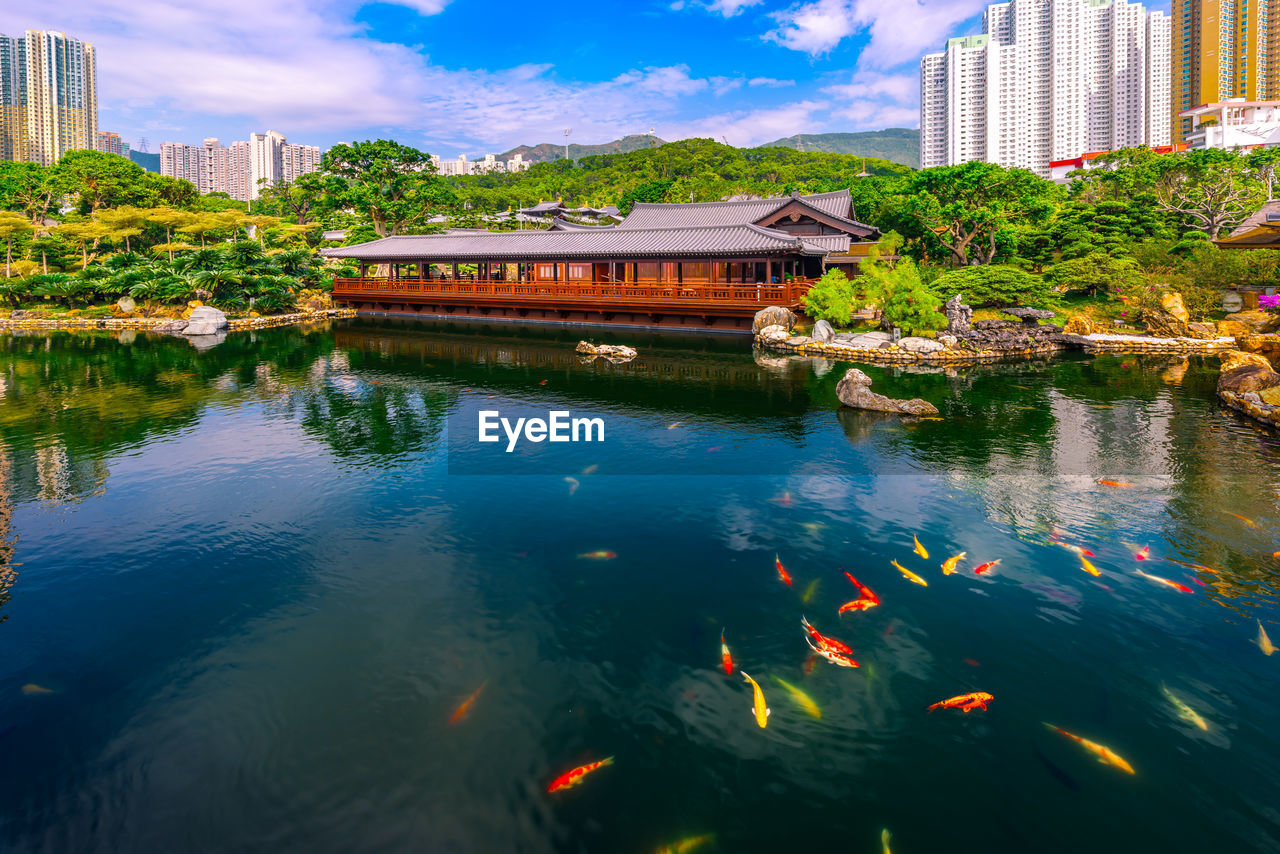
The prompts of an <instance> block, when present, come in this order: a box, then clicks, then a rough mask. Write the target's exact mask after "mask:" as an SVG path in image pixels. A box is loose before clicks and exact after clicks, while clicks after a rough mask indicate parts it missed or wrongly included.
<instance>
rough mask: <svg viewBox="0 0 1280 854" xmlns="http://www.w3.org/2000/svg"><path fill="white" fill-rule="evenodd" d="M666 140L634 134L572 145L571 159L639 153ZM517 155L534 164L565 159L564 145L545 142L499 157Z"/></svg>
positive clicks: (518, 147) (523, 147)
mask: <svg viewBox="0 0 1280 854" xmlns="http://www.w3.org/2000/svg"><path fill="white" fill-rule="evenodd" d="M665 144H666V140H664V139H658V137H656V136H654V135H653V134H632V135H631V136H624V137H623V138H622V139H615V140H614V141H613V142H603V143H600V144H599V145H578V144H576V143H570V145H569V159H570V160H577V159H578V158H579V157H595V156H597V155H601V154H625V153H627V152H628V151H639V150H640V149H642V148H657V147H658V146H660V145H665ZM517 154H523V155H524V159H525V160H531V161H533V162H534V163H549V162H551V161H552V160H563V159H564V143H554V142H544V143H541V144H539V145H517V146H516V147H515V148H513V149H511V150H510V151H504V152H502V153H501V154H499V155H498V159H499V160H510V159H511V158H512V157H515V156H516V155H517Z"/></svg>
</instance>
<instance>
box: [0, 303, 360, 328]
mask: <svg viewBox="0 0 1280 854" xmlns="http://www.w3.org/2000/svg"><path fill="white" fill-rule="evenodd" d="M31 315H35V316H31ZM355 316H356V312H355V309H350V308H329V309H322V310H320V311H302V312H294V313H293V314H277V315H271V316H268V317H239V318H235V319H229V320H228V321H227V326H226V328H227V330H228V331H231V332H237V331H243V330H246V329H267V328H269V327H272V326H289V325H291V324H295V323H314V322H316V321H320V320H329V319H334V318H341V317H355ZM176 322H177V323H181V322H182V321H181V320H178V321H176ZM174 325H175V319H174V318H171V317H66V316H48V315H47V314H45V313H44V312H13V313H12V314H10V315H8V316H3V317H0V330H13V329H23V330H26V329H31V330H35V329H106V330H124V329H132V330H136V331H156V332H172V331H174V330H173V327H174ZM184 328H185V327H184Z"/></svg>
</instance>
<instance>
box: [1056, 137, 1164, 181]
mask: <svg viewBox="0 0 1280 854" xmlns="http://www.w3.org/2000/svg"><path fill="white" fill-rule="evenodd" d="M1151 150H1152V151H1154V152H1155V153H1156V154H1172V153H1174V152H1177V151H1186V150H1187V146H1186V144H1185V143H1179V144H1178V145H1158V146H1156V147H1155V148H1153V149H1151ZM1113 153H1114V152H1111V151H1090V152H1088V153H1087V154H1081V155H1080V156H1079V157H1071V158H1068V159H1066V160H1055V161H1053V162H1052V163H1050V164H1049V180H1051V181H1053V183H1055V184H1069V183H1070V182H1071V173H1072V172H1074V171H1076V170H1077V169H1084V170H1086V171H1087V170H1090V169H1098V168H1100V167H1102V165H1103V164H1104V163H1105V158H1106V156H1107V155H1108V154H1113Z"/></svg>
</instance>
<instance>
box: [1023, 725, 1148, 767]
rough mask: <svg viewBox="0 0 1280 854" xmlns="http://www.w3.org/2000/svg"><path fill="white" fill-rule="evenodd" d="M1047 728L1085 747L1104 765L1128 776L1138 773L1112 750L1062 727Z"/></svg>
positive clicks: (1052, 726)
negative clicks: (1117, 769) (1110, 766)
mask: <svg viewBox="0 0 1280 854" xmlns="http://www.w3.org/2000/svg"><path fill="white" fill-rule="evenodd" d="M1045 726H1047V727H1048V728H1049V729H1052V730H1057V731H1058V732H1060V733H1062V734H1063V735H1065V736H1066V737H1067V738H1069V739H1071V740H1072V741H1074V742H1075V743H1076V744H1078V745H1080V746H1081V747H1083V748H1084V749H1085V750H1087V751H1089V752H1090V753H1092V754H1093V755H1094V756H1097V757H1098V761H1099V762H1101V763H1102V764H1103V765H1112V766H1114V767H1116V768H1119V769H1120V770H1121V771H1124V772H1125V773H1126V774H1135V773H1137V772H1136V771H1134V770H1133V766H1132V765H1130V764H1129V763H1128V762H1126V761H1125V760H1124V759H1123V757H1121V756H1120V755H1119V754H1118V753H1116V752H1115V751H1113V750H1112V749H1111V748H1109V747H1103V746H1102V745H1101V744H1098V743H1096V742H1093V741H1090V740H1089V739H1087V738H1081V737H1080V736H1078V735H1074V734H1073V733H1069V732H1067V731H1066V730H1065V729H1063V728H1062V727H1056V726H1054V725H1053V724H1049V723H1047V724H1045Z"/></svg>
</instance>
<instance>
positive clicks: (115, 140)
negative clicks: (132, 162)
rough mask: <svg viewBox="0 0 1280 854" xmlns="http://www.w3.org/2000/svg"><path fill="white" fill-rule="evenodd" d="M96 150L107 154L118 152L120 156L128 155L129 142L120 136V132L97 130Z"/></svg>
mask: <svg viewBox="0 0 1280 854" xmlns="http://www.w3.org/2000/svg"><path fill="white" fill-rule="evenodd" d="M95 147H96V148H97V149H98V151H105V152H106V153H107V154H118V155H120V156H121V157H128V156H129V143H127V142H125V141H124V140H123V139H121V138H120V134H118V133H112V132H111V131H109V130H100V131H98V144H97V145H96V146H95Z"/></svg>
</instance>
